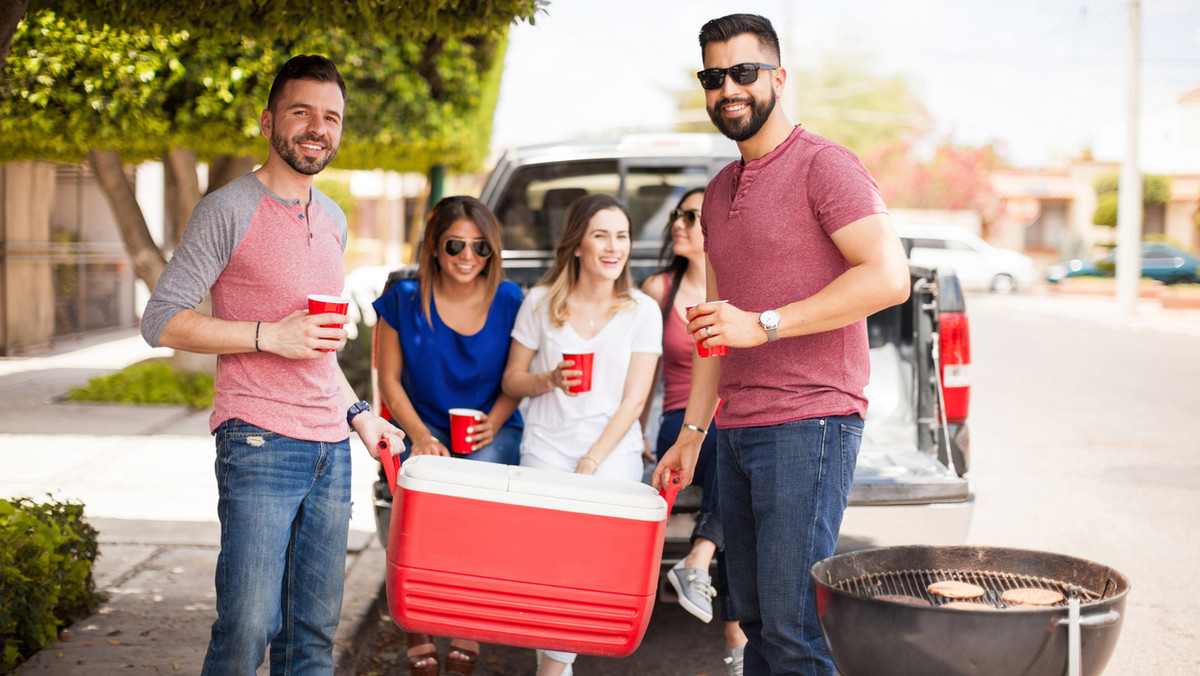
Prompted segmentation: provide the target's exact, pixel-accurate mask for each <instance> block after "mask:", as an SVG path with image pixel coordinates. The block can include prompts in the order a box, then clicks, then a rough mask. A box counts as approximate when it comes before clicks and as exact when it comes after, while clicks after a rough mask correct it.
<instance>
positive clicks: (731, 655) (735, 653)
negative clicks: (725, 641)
mask: <svg viewBox="0 0 1200 676" xmlns="http://www.w3.org/2000/svg"><path fill="white" fill-rule="evenodd" d="M745 653H746V646H744V645H743V646H738V647H736V648H732V649H730V650H726V651H725V666H727V667H729V676H742V661H743V658H744V657H745Z"/></svg>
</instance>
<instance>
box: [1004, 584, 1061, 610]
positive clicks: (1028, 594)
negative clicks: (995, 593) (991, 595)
mask: <svg viewBox="0 0 1200 676" xmlns="http://www.w3.org/2000/svg"><path fill="white" fill-rule="evenodd" d="M1000 598H1002V599H1004V600H1005V601H1008V602H1009V603H1017V604H1021V605H1027V606H1052V605H1054V604H1055V603H1058V602H1060V601H1062V600H1063V595H1062V593H1060V592H1057V591H1054V590H1053V589H1035V588H1033V587H1018V588H1016V589H1007V590H1005V591H1004V593H1003V594H1001V595H1000Z"/></svg>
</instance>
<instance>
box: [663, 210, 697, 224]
mask: <svg viewBox="0 0 1200 676" xmlns="http://www.w3.org/2000/svg"><path fill="white" fill-rule="evenodd" d="M681 218H682V219H683V224H684V225H686V226H687V227H689V228H690V227H692V226H693V225H695V224H696V222H697V221H699V220H700V210H699V209H672V210H671V220H670V222H671V223H674V222H675V221H678V220H679V219H681Z"/></svg>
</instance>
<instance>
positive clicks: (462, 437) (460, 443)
mask: <svg viewBox="0 0 1200 676" xmlns="http://www.w3.org/2000/svg"><path fill="white" fill-rule="evenodd" d="M482 419H483V411H477V410H475V409H473V408H452V409H450V450H452V451H454V452H455V453H458V454H460V455H466V454H468V453H474V452H475V448H474V445H475V444H474V442H471V441H467V437H469V436H471V434H470V432H468V431H467V429H468V428H470V427H471V425H474V424H475V423H477V422H479V421H480V420H482Z"/></svg>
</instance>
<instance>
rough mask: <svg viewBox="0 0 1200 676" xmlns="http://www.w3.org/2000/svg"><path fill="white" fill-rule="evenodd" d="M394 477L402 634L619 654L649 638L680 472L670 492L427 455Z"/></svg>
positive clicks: (390, 559)
mask: <svg viewBox="0 0 1200 676" xmlns="http://www.w3.org/2000/svg"><path fill="white" fill-rule="evenodd" d="M383 455H384V456H385V457H386V455H387V453H386V452H385V453H384V454H383ZM389 478H390V477H389ZM395 485H396V489H395V496H394V500H393V503H392V521H391V526H390V531H389V536H388V548H387V596H388V608H389V610H390V611H391V615H392V618H393V619H394V621H395V622H396V624H397V625H399V626H400V627H401V628H402V629H404V630H405V631H409V632H423V633H428V634H433V635H435V636H448V637H454V638H464V639H470V640H476V641H483V642H486V643H497V644H502V645H510V646H520V647H528V648H541V649H545V650H561V651H566V652H574V653H583V654H589V655H604V656H609V657H624V656H626V655H629V654H630V653H632V652H633V651H634V650H635V649H637V647H638V644H640V643H641V641H642V636H643V635H644V634H645V631H646V625H647V623H648V622H649V621H650V612H651V609H652V608H653V605H654V595H655V591H656V589H657V586H658V584H657V582H658V571H659V565H660V562H661V560H662V544H663V535H664V530H665V528H666V522H667V515H668V514H669V512H670V506H669V504H668V500H670V501H673V500H674V494H675V492H677V491H678V478H675V479H674V482H673V484H672V486H671V487H670V488H671V490H670V491H664V492H663V493H662V494H660V492H658V491H655V490H654V489H653V488H651V487H650V486H647V485H645V484H641V483H637V482H632V481H619V480H614V479H603V478H598V477H594V476H585V475H580V474H566V473H562V472H554V471H549V470H543V469H534V468H529V467H513V466H509V465H499V464H493V463H486V462H475V461H471V460H462V459H457V458H443V457H438V456H429V455H424V456H417V457H413V458H410V459H409V460H408V461H407V462H406V463H404V466H403V467H402V468H401V469H400V471H399V476H398V478H397V479H396V481H395ZM664 498H665V499H664Z"/></svg>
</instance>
